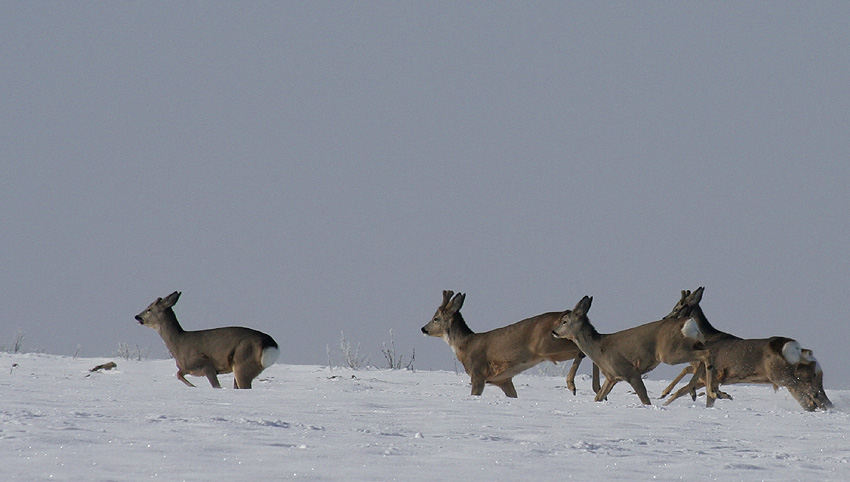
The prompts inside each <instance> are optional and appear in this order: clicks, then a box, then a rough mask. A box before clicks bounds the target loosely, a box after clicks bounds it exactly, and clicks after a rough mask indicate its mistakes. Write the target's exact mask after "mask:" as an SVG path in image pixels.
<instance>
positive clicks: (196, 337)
mask: <svg viewBox="0 0 850 482" xmlns="http://www.w3.org/2000/svg"><path fill="white" fill-rule="evenodd" d="M178 298H180V292H178V291H175V292H174V293H171V294H170V295H168V296H166V297H165V298H157V299H156V301H154V302H153V303H151V304H150V306H148V307H147V309H146V310H145V311H143V312H141V313H139V314H138V315H136V320H137V321H138V322H139V324H141V325H144V326H147V327H150V328H153V329H154V330H156V331H157V332H158V333H159V336H161V337H162V341H164V342H165V346H166V347H168V351H170V352H171V354H172V355H173V356H174V360H175V361H176V362H177V368H178V370H177V378H178V379H179V380H180V381H182V382H183V383H185V384H186V385H189V386H190V387H194V386H195V385H193V384H192V383H191V382H189V380H186V377H185V375H194V376H196V377H201V376H206V377H207V379H208V380H209V381H210V385H212V386H213V388H221V384H220V383H219V382H218V377H217V376H216V375H218V374H219V373H231V372H233V376H234V379H233V388H251V381H252V380H253V379H254V378H256V377H257V376H258V375H259V374H260V373H261V372H262V371H263V370H264V369H266V368H268V367H270V366H272V365H273V364H274V362H275V361H277V357H278V356H279V355H280V351H279V350H278V347H277V343H276V342H275V341H274V339H272V337H270V336H269V335H267V334H265V333H262V332H259V331H257V330H252V329H250V328H242V327H238V326H231V327H226V328H213V329H210V330H198V331H185V330H184V329H183V328H182V327H181V326H180V323H178V322H177V316H175V315H174V310H172V309H171V307H172V306H174V304H175V303H177V299H178Z"/></svg>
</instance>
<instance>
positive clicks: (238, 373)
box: [233, 364, 263, 388]
mask: <svg viewBox="0 0 850 482" xmlns="http://www.w3.org/2000/svg"><path fill="white" fill-rule="evenodd" d="M262 372H263V368H262V365H253V364H242V365H238V366H234V367H233V388H251V381H252V380H254V379H255V378H257V376H259V375H260V373H262Z"/></svg>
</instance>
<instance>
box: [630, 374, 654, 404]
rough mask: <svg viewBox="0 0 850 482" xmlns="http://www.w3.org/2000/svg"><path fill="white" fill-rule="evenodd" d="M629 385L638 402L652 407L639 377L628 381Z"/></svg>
mask: <svg viewBox="0 0 850 482" xmlns="http://www.w3.org/2000/svg"><path fill="white" fill-rule="evenodd" d="M629 385H631V386H632V388H634V389H635V392H636V393H637V396H638V398H640V402H641V403H642V404H644V405H652V402H650V401H649V395H647V393H646V385H644V384H643V380H642V379H641V378H640V376H636V377H634V378H632V379H630V380H629Z"/></svg>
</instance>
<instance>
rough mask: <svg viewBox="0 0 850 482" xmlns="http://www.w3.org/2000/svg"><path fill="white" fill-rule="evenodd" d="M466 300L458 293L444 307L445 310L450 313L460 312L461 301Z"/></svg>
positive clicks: (464, 296)
mask: <svg viewBox="0 0 850 482" xmlns="http://www.w3.org/2000/svg"><path fill="white" fill-rule="evenodd" d="M464 299H466V295H465V294H463V293H458V294H456V295H455V297H454V298H452V301H451V302H450V303H449V304H448V305H447V306H446V309H447V310H448V311H450V312H452V313H457V312H458V311H460V308H461V306H463V300H464Z"/></svg>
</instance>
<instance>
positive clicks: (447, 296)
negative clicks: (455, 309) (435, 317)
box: [440, 290, 455, 308]
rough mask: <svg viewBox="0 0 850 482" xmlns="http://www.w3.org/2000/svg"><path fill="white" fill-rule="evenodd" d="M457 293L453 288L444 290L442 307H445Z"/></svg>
mask: <svg viewBox="0 0 850 482" xmlns="http://www.w3.org/2000/svg"><path fill="white" fill-rule="evenodd" d="M454 294H455V292H454V291H452V290H443V304H442V305H440V308H445V307H446V306H448V305H449V301H451V300H452V296H453V295H454Z"/></svg>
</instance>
